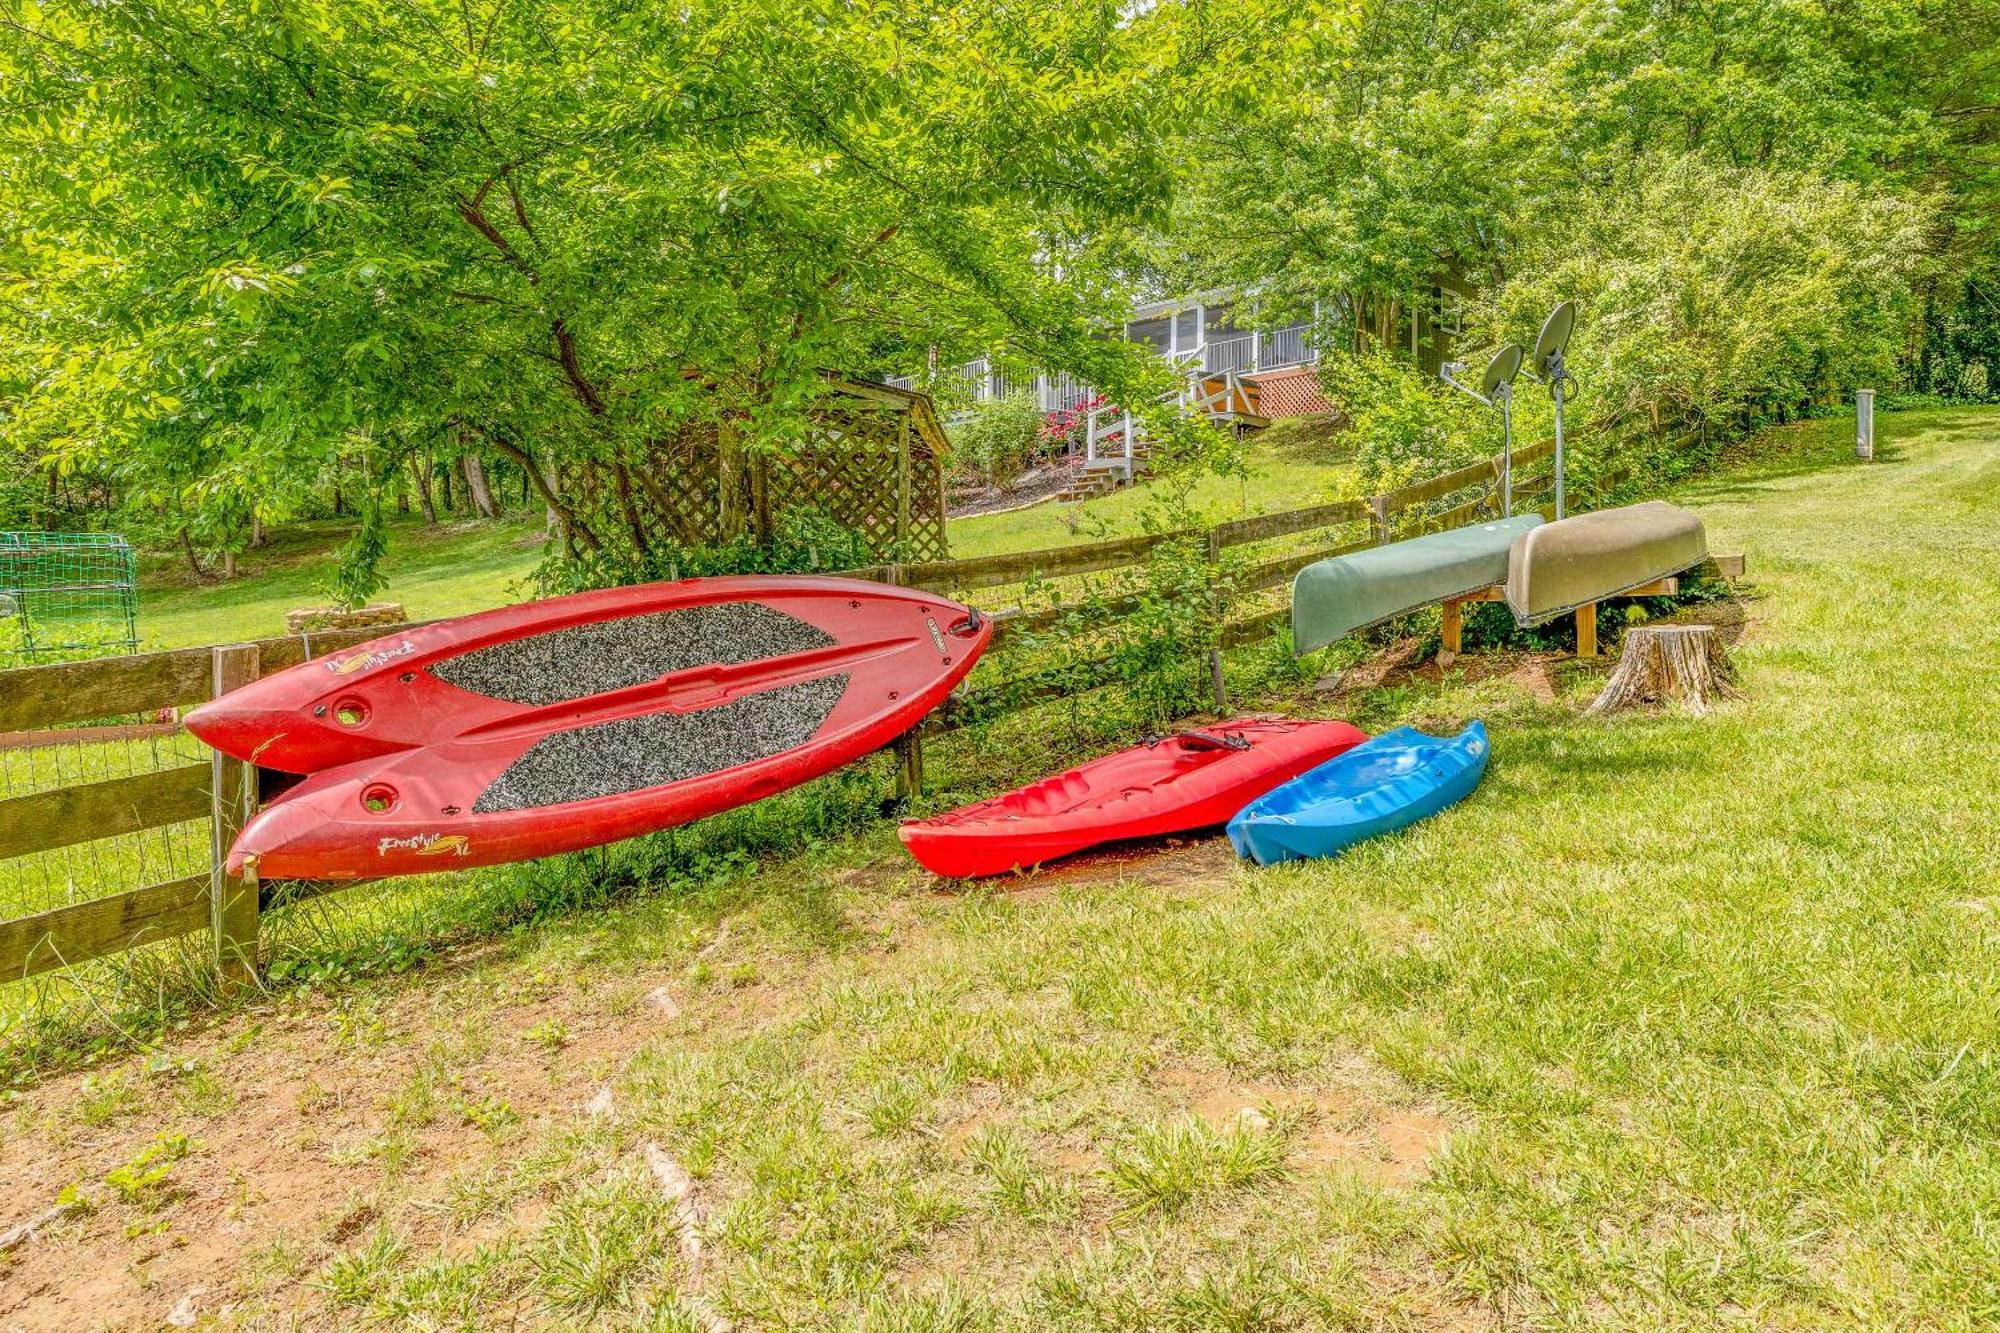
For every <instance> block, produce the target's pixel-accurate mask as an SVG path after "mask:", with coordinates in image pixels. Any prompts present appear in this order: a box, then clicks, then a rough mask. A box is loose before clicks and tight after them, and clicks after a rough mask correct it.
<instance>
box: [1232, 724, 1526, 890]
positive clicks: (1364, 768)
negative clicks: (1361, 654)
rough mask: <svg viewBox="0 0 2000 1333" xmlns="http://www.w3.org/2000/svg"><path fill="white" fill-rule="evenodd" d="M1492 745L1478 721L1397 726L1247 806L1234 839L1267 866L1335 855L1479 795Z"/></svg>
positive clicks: (1240, 851)
mask: <svg viewBox="0 0 2000 1333" xmlns="http://www.w3.org/2000/svg"><path fill="white" fill-rule="evenodd" d="M1491 749H1492V747H1491V746H1489V745H1488V744H1487V741H1486V727H1485V726H1484V724H1482V723H1478V722H1474V723H1472V724H1471V725H1470V726H1468V727H1466V729H1465V730H1464V731H1462V732H1460V733H1459V734H1458V735H1456V736H1426V735H1425V734H1424V733H1423V732H1421V731H1418V730H1416V729H1415V728H1413V727H1398V728H1397V729H1396V730H1394V731H1391V732H1385V733H1384V734H1382V735H1380V736H1377V737H1376V738H1375V739H1374V740H1372V741H1368V742H1367V743H1365V744H1362V745H1357V746H1355V747H1354V748H1353V749H1352V750H1349V751H1348V752H1347V753H1345V754H1343V755H1340V756H1338V757H1336V758H1333V759H1329V760H1327V761H1326V762H1325V763H1323V764H1321V765H1320V766H1319V767H1318V768H1314V769H1309V770H1307V771H1306V772H1304V773H1301V774H1300V775H1299V776H1298V777H1295V778H1293V779H1292V780H1291V781H1290V782H1287V783H1285V784H1284V785H1283V786H1281V787H1276V788H1273V789H1272V790H1271V791H1269V792H1267V793H1265V794H1264V795H1263V796H1260V797H1258V798H1257V799H1256V800H1254V801H1252V802H1251V803H1250V804H1249V805H1246V806H1244V807H1243V809H1242V810H1240V811H1238V812H1237V815H1236V818H1234V819H1232V820H1230V821H1229V841H1230V842H1231V843H1232V844H1233V845H1234V846H1235V848H1236V854H1237V855H1238V856H1247V857H1250V858H1252V859H1254V860H1255V861H1256V862H1257V864H1259V865H1266V866H1267V865H1270V864H1271V863H1273V862H1275V861H1291V860H1295V859H1297V858H1300V857H1306V856H1336V855H1338V854H1339V853H1341V852H1343V851H1346V850H1347V849H1348V848H1349V847H1352V846H1353V845H1354V844H1355V843H1357V842H1360V841H1361V840H1362V839H1364V838H1372V837H1374V836H1375V835H1376V834H1378V833H1392V832H1394V831H1395V830H1397V829H1399V828H1404V827H1406V826H1408V825H1410V824H1414V823H1416V822H1417V821H1418V820H1419V819H1428V818H1429V817H1430V816H1432V815H1434V814H1436V813H1437V812H1438V811H1440V810H1442V809H1444V808H1445V807H1446V806H1450V805H1456V804H1457V803H1458V802H1460V801H1462V800H1464V799H1465V798H1466V797H1468V796H1470V795H1472V789H1473V788H1474V787H1477V786H1478V785H1479V779H1480V778H1481V777H1483V776H1485V774H1486V758H1487V755H1488V754H1489V753H1490V752H1491Z"/></svg>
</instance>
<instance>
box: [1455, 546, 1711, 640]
mask: <svg viewBox="0 0 2000 1333" xmlns="http://www.w3.org/2000/svg"><path fill="white" fill-rule="evenodd" d="M1703 568H1705V569H1712V570H1713V571H1714V572H1715V573H1716V574H1717V575H1718V576H1719V577H1721V578H1725V579H1728V580H1730V581H1731V582H1734V581H1735V580H1737V579H1740V578H1742V577H1743V557H1742V556H1740V555H1717V556H1710V557H1709V559H1708V563H1707V564H1706V565H1705V566H1703ZM1680 590H1681V581H1680V579H1679V578H1664V579H1654V580H1653V581H1652V582H1651V583H1645V584H1641V585H1640V586H1639V587H1636V588H1628V589H1626V590H1625V591H1624V592H1622V593H1620V594H1618V595H1619V596H1620V597H1671V596H1672V595H1673V594H1675V593H1677V592H1679V591H1680ZM1506 600H1507V590H1506V589H1505V588H1504V587H1501V586H1500V585H1498V584H1495V585H1494V586H1493V587H1490V588H1481V589H1480V590H1479V591H1478V592H1474V593H1468V594H1467V595H1465V596H1464V597H1454V598H1451V599H1450V600H1448V601H1446V602H1444V603H1443V608H1444V625H1443V631H1444V632H1443V643H1442V645H1441V646H1440V647H1439V649H1438V660H1439V662H1440V663H1443V664H1445V665H1449V664H1450V663H1451V662H1452V661H1453V660H1454V659H1455V658H1457V656H1458V655H1459V653H1460V652H1461V651H1463V647H1462V645H1463V643H1464V639H1465V606H1466V604H1467V603H1468V602H1504V601H1506ZM1597 606H1598V604H1597V603H1596V602H1591V603H1588V604H1587V605H1584V606H1579V607H1578V608H1577V609H1576V655H1577V656H1578V657H1596V656H1597Z"/></svg>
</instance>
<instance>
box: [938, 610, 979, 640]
mask: <svg viewBox="0 0 2000 1333" xmlns="http://www.w3.org/2000/svg"><path fill="white" fill-rule="evenodd" d="M985 623H986V617H985V616H983V615H981V614H979V608H978V607H976V606H968V607H966V608H965V614H964V615H963V616H961V617H960V618H959V619H957V620H954V621H952V622H951V624H950V626H949V627H947V629H946V631H945V632H946V633H947V634H955V635H957V636H958V637H959V638H961V639H963V638H968V637H970V636H971V635H974V634H977V633H979V627H980V626H981V625H983V624H985Z"/></svg>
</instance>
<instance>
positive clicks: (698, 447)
mask: <svg viewBox="0 0 2000 1333" xmlns="http://www.w3.org/2000/svg"><path fill="white" fill-rule="evenodd" d="M903 430H904V425H903V413H901V412H898V411H895V410H893V409H889V410H884V409H879V408H873V409H871V408H858V409H854V410H831V411H826V412H823V413H821V414H820V415H819V416H818V417H816V418H815V421H814V429H813V431H812V433H811V435H810V436H809V437H808V438H807V439H806V440H805V441H803V442H802V443H799V444H797V445H793V446H791V447H789V448H787V449H783V450H780V451H777V452H775V453H772V454H768V455H765V456H764V458H763V467H764V469H765V500H766V503H767V505H768V507H769V509H770V512H771V514H772V516H773V518H774V519H775V518H776V517H777V516H779V515H781V514H783V513H784V512H785V511H786V510H787V509H794V508H804V507H811V508H814V509H817V510H818V511H819V512H821V513H823V514H825V515H826V516H827V517H829V518H831V519H833V520H834V521H835V522H837V523H839V524H841V525H842V526H844V527H848V528H853V529H854V530H856V531H858V532H859V533H861V534H862V536H863V537H864V538H865V539H866V541H867V544H868V548H869V550H870V552H871V553H872V554H873V555H874V556H875V557H877V558H879V559H883V560H888V559H891V558H896V557H900V558H901V559H903V560H906V561H919V560H943V559H947V558H949V555H950V547H949V545H948V543H947V541H946V537H945V515H944V497H943V489H942V487H941V485H940V468H941V464H940V462H939V460H938V458H937V456H936V454H935V453H934V452H932V450H931V448H930V447H929V446H928V445H926V444H925V443H924V441H923V438H922V435H921V433H920V432H918V431H916V430H912V431H910V476H909V485H910V495H909V500H908V504H909V527H908V533H907V536H906V538H905V540H904V542H903V545H902V547H901V549H900V551H899V550H898V547H897V542H896V526H897V523H896V519H897V511H898V508H899V505H898V499H897V484H898V479H899V472H900V465H899V450H900V447H901V441H902V433H903ZM717 453H718V444H717V431H716V428H715V427H714V426H713V425H702V426H691V427H689V428H688V429H686V430H684V431H683V432H682V433H681V435H680V437H679V438H678V439H676V440H675V441H674V442H673V443H672V444H670V445H667V446H665V447H664V448H662V449H660V450H659V451H658V453H657V454H656V455H655V459H654V463H653V465H652V467H651V468H650V470H649V471H648V474H647V481H648V484H647V485H646V486H645V487H644V490H645V507H646V508H647V509H649V510H650V511H652V512H653V513H654V515H655V516H656V517H657V518H658V519H660V520H661V527H662V529H663V531H665V532H666V533H667V534H669V535H670V537H671V538H672V539H673V540H676V541H679V542H683V543H687V544H695V545H709V544H714V543H718V542H720V541H721V540H722V524H721V515H720V512H719V510H720V507H721V506H720V503H719V500H720V496H719V494H718V491H717V485H718V481H717V473H718V468H717ZM747 461H748V460H747V459H746V463H747ZM738 484H739V485H740V486H741V488H742V489H741V490H740V492H739V493H738V495H737V497H736V500H737V510H738V512H739V513H741V514H743V515H744V520H745V522H746V523H749V522H752V521H754V520H753V518H752V515H753V512H754V510H753V504H752V483H751V480H750V468H749V467H748V466H746V467H744V468H743V469H741V470H740V472H739V474H738Z"/></svg>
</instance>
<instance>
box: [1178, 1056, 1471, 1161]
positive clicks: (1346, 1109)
mask: <svg viewBox="0 0 2000 1333" xmlns="http://www.w3.org/2000/svg"><path fill="white" fill-rule="evenodd" d="M1357 1073H1358V1071H1357ZM1154 1081H1155V1083H1157V1084H1158V1085H1160V1086H1162V1087H1164V1088H1169V1089H1175V1090H1178V1091H1179V1092H1180V1094H1181V1095H1182V1096H1183V1097H1185V1099H1186V1103H1187V1107H1188V1109H1189V1110H1190V1111H1191V1112H1193V1113H1194V1114H1195V1115H1197V1116H1200V1117H1201V1118H1202V1119H1203V1120H1205V1121H1207V1122H1208V1123H1209V1124H1210V1125H1212V1126H1214V1127H1215V1128H1217V1129H1222V1128H1226V1127H1228V1126H1229V1125H1231V1124H1233V1123H1238V1122H1240V1121H1243V1120H1244V1119H1246V1118H1253V1117H1254V1120H1253V1123H1255V1122H1266V1123H1270V1124H1274V1125H1278V1126H1282V1127H1284V1128H1285V1129H1286V1130H1287V1133H1288V1136H1289V1138H1290V1140H1291V1143H1292V1148H1293V1151H1292V1161H1293V1164H1294V1165H1295V1166H1296V1167H1298V1168H1299V1169H1300V1170H1302V1171H1306V1172H1314V1171H1327V1170H1345V1171H1353V1172H1356V1173H1358V1174H1360V1175H1361V1176H1363V1177H1364V1178H1366V1179H1368V1180H1370V1181H1372V1182H1374V1183H1376V1184H1378V1185H1382V1186H1391V1187H1392V1186H1402V1185H1407V1184H1409V1183H1411V1182H1412V1181H1415V1180H1418V1179H1420V1178H1421V1177H1422V1176H1423V1175H1424V1174H1425V1173H1426V1171H1427V1169H1428V1167H1427V1163H1428V1162H1429V1159H1430V1157H1431V1155H1432V1154H1433V1153H1434V1152H1436V1151H1437V1149H1438V1148H1439V1146H1440V1145H1442V1144H1443V1142H1444V1139H1445V1136H1446V1135H1447V1134H1448V1133H1449V1132H1450V1131H1451V1128H1452V1126H1451V1123H1450V1122H1449V1121H1448V1120H1446V1119H1445V1118H1444V1117H1443V1116H1441V1115H1437V1114H1435V1113H1434V1112H1432V1111H1431V1110H1429V1109H1427V1108H1424V1107H1420V1106H1406V1105H1401V1104H1398V1103H1395V1102H1392V1101H1390V1100H1387V1098H1386V1096H1385V1095H1384V1094H1385V1092H1386V1091H1387V1089H1386V1088H1381V1087H1377V1086H1374V1085H1376V1084H1380V1083H1383V1082H1384V1080H1383V1079H1382V1078H1381V1077H1380V1076H1379V1075H1372V1074H1359V1076H1358V1077H1357V1081H1356V1082H1355V1083H1354V1084H1351V1085H1350V1084H1346V1083H1318V1084H1277V1083H1237V1082H1230V1081H1228V1080H1226V1079H1223V1078H1218V1077H1217V1076H1215V1075H1212V1074H1208V1073H1205V1072H1202V1071H1198V1070H1189V1069H1180V1068H1167V1069H1162V1070H1160V1071H1159V1072H1158V1073H1157V1074H1156V1075H1155V1078H1154Z"/></svg>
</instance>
